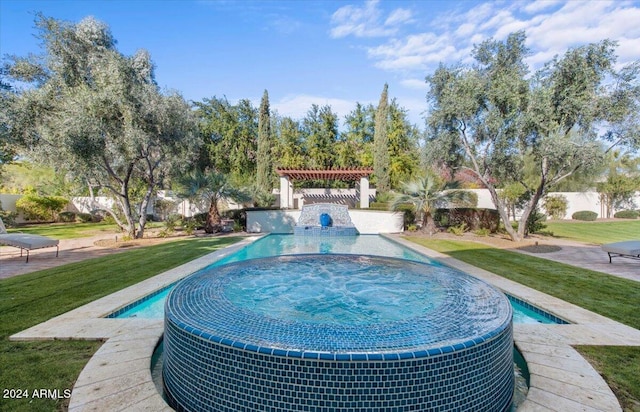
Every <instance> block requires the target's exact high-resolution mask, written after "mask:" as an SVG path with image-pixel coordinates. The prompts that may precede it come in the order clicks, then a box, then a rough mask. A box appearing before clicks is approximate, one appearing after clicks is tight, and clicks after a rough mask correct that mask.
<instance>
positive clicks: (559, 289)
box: [406, 237, 640, 411]
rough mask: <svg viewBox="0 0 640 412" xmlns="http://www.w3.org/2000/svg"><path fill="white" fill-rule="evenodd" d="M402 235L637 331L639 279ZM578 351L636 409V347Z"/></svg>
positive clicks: (639, 381) (639, 356)
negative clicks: (637, 280) (636, 280)
mask: <svg viewBox="0 0 640 412" xmlns="http://www.w3.org/2000/svg"><path fill="white" fill-rule="evenodd" d="M406 239H408V240H410V241H412V242H415V243H418V244H420V245H422V246H425V247H427V248H430V249H433V250H436V251H439V252H442V253H445V254H447V255H449V256H451V257H453V258H456V259H459V260H461V261H464V262H467V263H469V264H472V265H474V266H477V267H479V268H482V269H485V270H488V271H490V272H493V273H495V274H497V275H500V276H503V277H505V278H507V279H511V280H513V281H516V282H518V283H521V284H523V285H526V286H529V287H531V288H534V289H537V290H539V291H541V292H544V293H547V294H549V295H552V296H555V297H557V298H559V299H562V300H564V301H567V302H571V303H573V304H576V305H578V306H581V307H583V308H585V309H588V310H590V311H593V312H596V313H599V314H601V315H603V316H606V317H608V318H611V319H614V320H617V321H619V322H621V323H624V324H626V325H629V326H632V327H634V328H636V329H640V312H639V311H638V302H640V282H634V281H632V280H627V279H622V278H618V277H616V276H611V275H608V274H604V273H600V272H595V271H590V270H586V269H581V268H577V267H574V266H569V265H565V264H562V263H557V262H552V261H549V260H546V259H540V258H536V257H532V256H527V255H524V254H521V253H517V252H510V251H506V250H501V249H497V248H493V247H490V246H487V245H482V244H479V243H474V242H466V241H458V240H434V239H427V238H418V237H407V238H406ZM579 349H580V351H581V352H582V353H584V354H585V355H586V356H587V358H588V359H589V360H590V361H591V362H592V364H593V365H594V366H595V367H596V368H597V369H598V371H599V372H600V373H601V374H602V375H603V376H604V377H605V378H606V379H607V382H608V383H609V385H610V386H611V388H612V389H614V390H615V391H616V395H617V396H618V399H619V400H620V402H621V404H622V405H623V407H624V408H626V409H625V410H629V411H640V409H638V408H639V407H640V366H639V365H640V363H639V362H638V360H640V347H630V348H618V347H597V348H595V349H594V348H586V349H585V347H581V348H579ZM595 354H597V357H596V356H595ZM621 358H624V359H625V361H624V362H622V361H621ZM634 359H635V361H634Z"/></svg>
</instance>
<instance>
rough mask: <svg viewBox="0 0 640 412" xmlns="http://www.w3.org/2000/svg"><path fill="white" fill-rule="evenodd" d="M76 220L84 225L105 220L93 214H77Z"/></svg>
mask: <svg viewBox="0 0 640 412" xmlns="http://www.w3.org/2000/svg"><path fill="white" fill-rule="evenodd" d="M76 219H77V220H79V221H80V222H82V223H89V222H99V221H101V220H102V219H103V218H102V217H99V215H92V214H91V213H78V214H76Z"/></svg>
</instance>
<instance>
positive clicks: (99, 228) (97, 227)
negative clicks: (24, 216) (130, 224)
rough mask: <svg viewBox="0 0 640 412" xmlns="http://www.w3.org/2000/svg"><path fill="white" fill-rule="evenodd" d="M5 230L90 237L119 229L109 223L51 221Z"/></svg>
mask: <svg viewBox="0 0 640 412" xmlns="http://www.w3.org/2000/svg"><path fill="white" fill-rule="evenodd" d="M7 232H9V233H11V232H22V233H29V234H32V235H42V236H47V237H51V238H54V239H75V238H80V237H90V236H95V235H99V234H113V236H116V235H119V234H120V230H119V229H118V227H117V226H116V225H114V224H109V223H53V224H33V225H26V226H20V227H18V228H11V229H9V228H8V229H7Z"/></svg>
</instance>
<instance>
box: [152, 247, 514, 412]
mask: <svg viewBox="0 0 640 412" xmlns="http://www.w3.org/2000/svg"><path fill="white" fill-rule="evenodd" d="M511 317H512V311H511V305H510V304H509V302H508V300H507V298H506V297H505V296H504V295H503V294H502V293H501V292H499V291H497V290H496V289H494V288H493V287H491V286H490V285H488V284H486V283H484V282H482V281H480V280H478V279H476V278H473V277H471V276H469V275H466V274H463V273H460V272H457V271H454V270H452V269H449V268H446V267H443V266H440V265H429V264H424V263H417V262H411V261H406V260H401V259H393V258H381V257H370V256H353V255H296V256H280V257H274V258H265V259H256V260H249V261H244V262H238V263H232V264H229V265H225V266H220V267H215V268H212V269H210V270H205V271H202V272H199V273H196V274H194V275H192V276H190V277H189V278H187V279H185V280H184V281H182V282H181V283H180V284H178V285H177V286H176V287H175V289H174V290H173V291H172V292H171V294H170V295H169V297H168V299H167V303H166V309H165V336H164V345H165V346H164V366H163V378H164V386H165V390H166V393H167V397H168V399H169V401H170V403H171V405H172V406H173V407H174V408H176V409H177V410H179V411H180V410H188V411H207V410H209V411H260V410H269V411H340V410H343V411H365V410H371V409H372V408H373V409H375V410H377V411H405V410H406V411H409V410H411V411H418V410H429V411H450V410H473V411H502V410H506V409H508V408H509V405H510V403H511V397H512V395H513V387H514V374H513V337H512V323H511Z"/></svg>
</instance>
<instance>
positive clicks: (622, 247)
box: [602, 240, 640, 263]
mask: <svg viewBox="0 0 640 412" xmlns="http://www.w3.org/2000/svg"><path fill="white" fill-rule="evenodd" d="M602 250H604V251H605V252H607V253H608V254H609V263H611V258H612V257H626V258H629V259H638V260H640V240H628V241H626V242H616V243H608V244H606V245H602Z"/></svg>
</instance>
